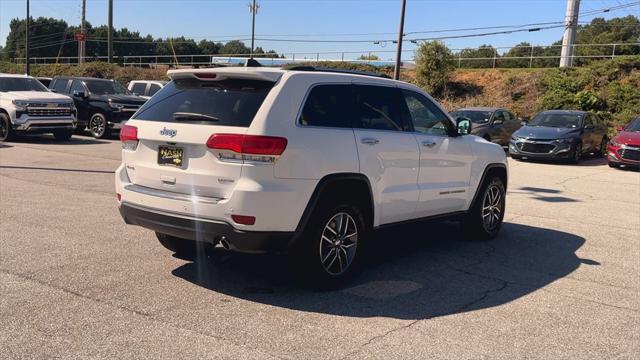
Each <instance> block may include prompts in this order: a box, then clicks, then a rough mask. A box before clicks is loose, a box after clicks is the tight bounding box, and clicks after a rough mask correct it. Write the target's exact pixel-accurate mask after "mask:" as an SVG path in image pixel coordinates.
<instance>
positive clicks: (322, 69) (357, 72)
mask: <svg viewBox="0 0 640 360" xmlns="http://www.w3.org/2000/svg"><path fill="white" fill-rule="evenodd" d="M287 70H293V71H318V72H329V73H338V74H351V75H364V76H373V77H378V78H384V79H391V78H390V77H389V76H388V75H386V74H380V73H374V72H369V71H360V70H348V69H334V68H328V67H321V66H308V65H304V66H293V67H290V68H287Z"/></svg>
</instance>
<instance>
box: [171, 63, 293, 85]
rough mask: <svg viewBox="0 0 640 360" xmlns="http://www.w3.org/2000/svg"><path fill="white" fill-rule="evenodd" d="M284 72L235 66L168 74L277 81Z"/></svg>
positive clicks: (203, 77) (205, 79)
mask: <svg viewBox="0 0 640 360" xmlns="http://www.w3.org/2000/svg"><path fill="white" fill-rule="evenodd" d="M254 61H255V60H254ZM283 74H284V71H282V70H279V69H271V68H255V67H235V66H233V67H217V68H209V69H177V70H169V71H167V76H169V78H171V80H176V79H186V78H195V79H198V80H202V81H220V80H225V79H246V80H262V81H271V82H276V81H278V80H279V79H280V77H282V75H283Z"/></svg>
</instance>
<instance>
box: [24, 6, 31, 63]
mask: <svg viewBox="0 0 640 360" xmlns="http://www.w3.org/2000/svg"><path fill="white" fill-rule="evenodd" d="M30 30H31V15H29V0H27V21H26V30H25V43H24V57H25V60H26V62H27V68H26V69H25V72H26V73H27V75H29V71H30V70H31V68H30V66H29V63H30V62H31V61H30V60H31V59H30V58H29V33H30V32H31V31H30Z"/></svg>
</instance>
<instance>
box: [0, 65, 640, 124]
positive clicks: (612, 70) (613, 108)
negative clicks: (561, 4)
mask: <svg viewBox="0 0 640 360" xmlns="http://www.w3.org/2000/svg"><path fill="white" fill-rule="evenodd" d="M296 65H297V66H300V65H315V66H324V67H332V68H343V69H344V68H347V69H350V70H359V71H369V72H381V73H384V74H386V75H389V76H391V75H392V73H393V69H392V68H376V67H373V66H371V65H366V64H353V63H330V62H324V63H320V64H317V63H309V64H296ZM0 72H9V73H21V72H23V67H22V66H20V65H15V64H10V63H0ZM31 72H32V74H33V75H34V76H48V77H52V76H56V75H72V76H93V77H101V78H114V79H116V80H118V81H120V82H122V83H123V84H126V83H128V82H129V81H131V80H133V79H145V80H152V79H166V68H164V69H161V68H158V69H146V68H136V67H121V66H118V65H115V64H106V63H100V62H91V63H85V64H82V65H79V66H73V65H34V66H32V71H31ZM415 75H416V74H415V71H404V72H403V73H402V80H405V81H408V82H412V83H416V80H415V79H416V77H415ZM436 97H437V98H438V100H439V101H441V102H442V104H443V105H444V106H445V108H447V110H454V109H457V108H460V107H463V106H496V107H504V108H507V109H510V110H512V111H513V112H514V113H515V114H517V115H518V116H520V117H522V118H530V117H532V116H533V115H535V113H536V112H538V111H541V110H548V109H576V110H590V111H595V112H598V113H600V114H601V115H602V116H603V117H604V118H605V119H607V121H608V122H609V125H610V128H611V129H613V128H614V126H615V125H618V124H624V123H626V122H628V121H629V120H630V119H631V118H632V117H633V116H638V115H640V56H634V57H628V58H617V59H615V60H607V61H599V62H594V63H592V64H590V65H586V66H582V67H577V68H565V69H560V68H548V69H458V70H455V71H454V72H453V74H452V76H451V77H450V79H449V80H448V82H447V84H446V86H445V87H444V90H443V91H441V93H440V94H438V95H437V96H436Z"/></svg>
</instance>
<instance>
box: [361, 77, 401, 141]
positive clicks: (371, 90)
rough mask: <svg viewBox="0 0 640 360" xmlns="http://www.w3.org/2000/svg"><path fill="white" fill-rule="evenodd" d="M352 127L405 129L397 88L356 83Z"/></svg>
mask: <svg viewBox="0 0 640 360" xmlns="http://www.w3.org/2000/svg"><path fill="white" fill-rule="evenodd" d="M353 88H354V95H355V106H354V123H353V127H355V128H361V129H373V130H390V131H407V130H408V127H407V126H406V125H405V124H404V122H403V121H402V110H401V109H402V105H403V104H402V102H401V101H402V98H401V94H400V91H399V90H398V89H397V88H392V87H384V86H371V85H356V86H354V87H353Z"/></svg>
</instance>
